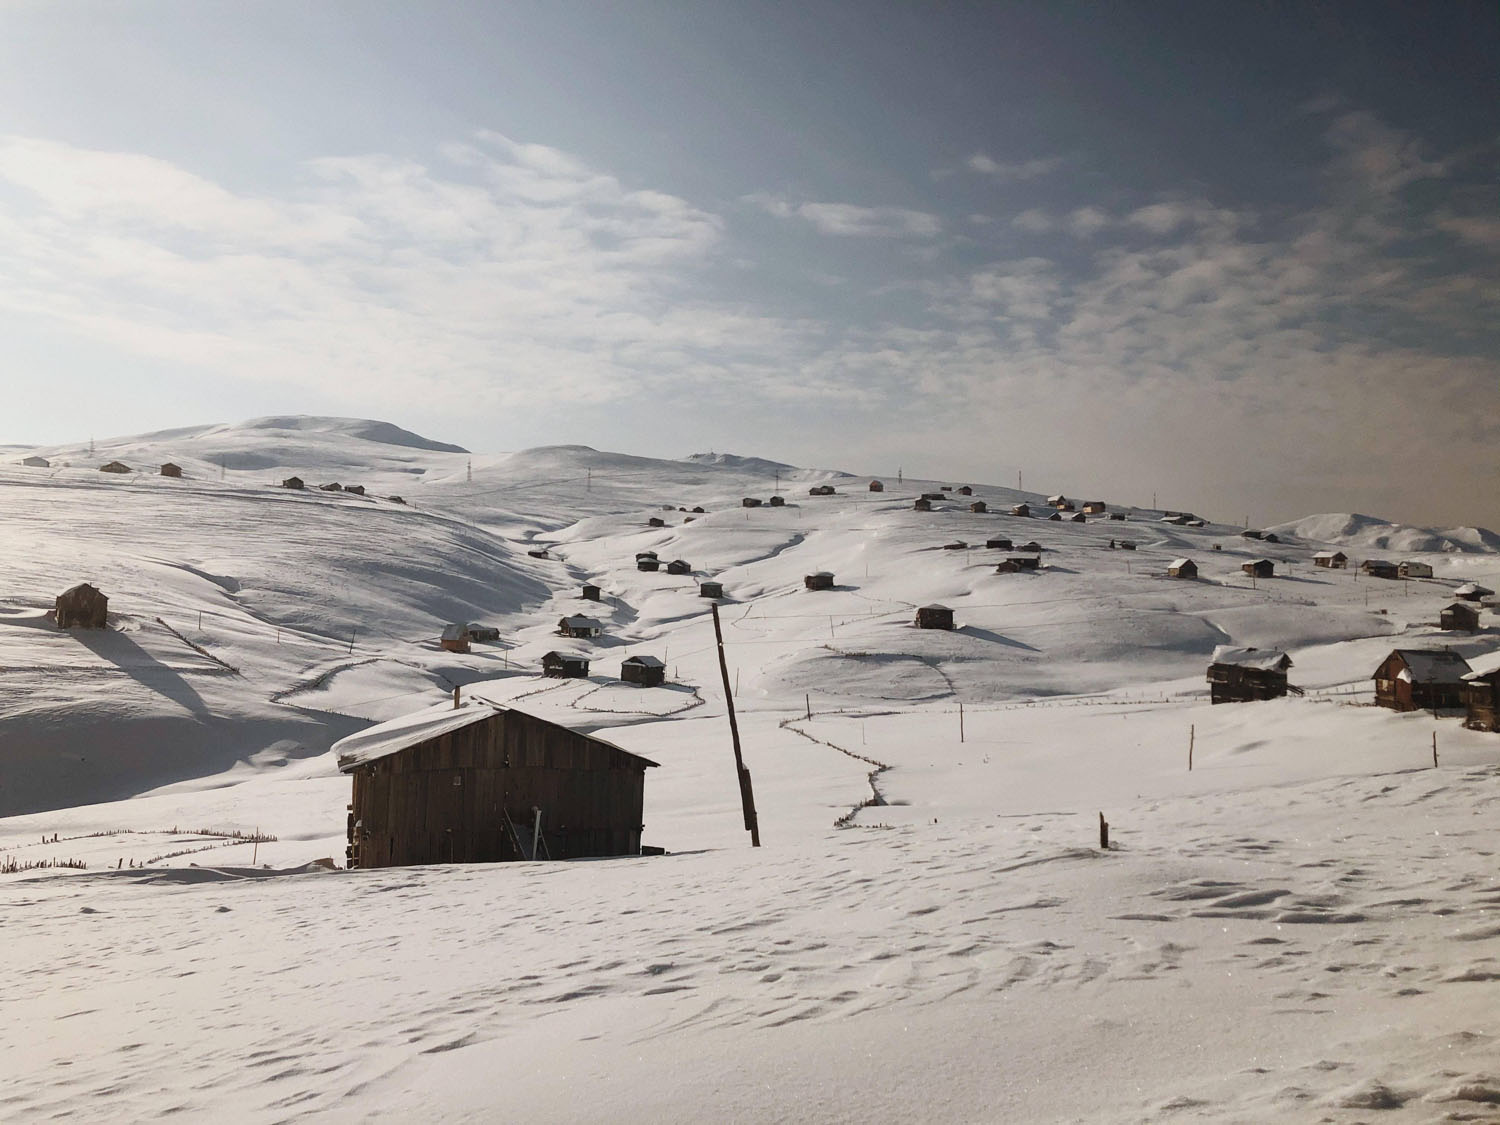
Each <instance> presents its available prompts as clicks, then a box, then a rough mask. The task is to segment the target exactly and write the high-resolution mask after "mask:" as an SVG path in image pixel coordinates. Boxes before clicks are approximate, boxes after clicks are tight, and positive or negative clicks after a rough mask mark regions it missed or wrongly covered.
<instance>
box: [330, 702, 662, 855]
mask: <svg viewBox="0 0 1500 1125" xmlns="http://www.w3.org/2000/svg"><path fill="white" fill-rule="evenodd" d="M333 749H334V752H335V754H337V756H338V764H339V769H340V770H341V771H342V772H344V773H346V774H349V775H350V776H351V778H352V779H353V797H352V800H351V803H350V805H349V818H348V850H347V852H346V853H345V854H346V858H347V862H348V865H349V866H350V867H396V866H403V865H407V864H417V863H496V862H503V861H507V860H518V859H538V858H550V859H573V858H577V857H582V856H609V855H639V854H640V850H641V831H642V828H643V825H642V823H641V814H642V807H643V797H644V793H645V777H646V770H647V769H648V768H649V767H652V766H655V765H656V763H655V762H653V761H651V760H650V759H648V758H642V757H640V756H638V755H636V754H631V753H629V752H628V751H625V750H621V749H620V748H619V747H618V746H615V745H613V744H612V743H609V742H606V741H604V740H603V739H602V738H597V737H595V736H593V735H587V734H580V733H578V732H577V731H573V730H569V729H568V728H567V727H563V726H559V725H558V724H557V723H550V722H548V721H546V720H545V719H540V718H537V717H536V716H535V715H528V714H526V713H525V712H523V711H517V710H516V709H515V708H500V707H494V706H491V705H488V704H478V703H469V704H466V705H464V706H462V707H458V708H449V707H446V706H445V707H439V708H434V709H432V710H430V711H423V712H419V713H418V714H416V715H409V716H406V717H404V718H401V719H396V720H393V721H391V722H388V723H380V724H378V725H376V726H374V727H371V728H370V729H368V730H365V731H361V732H360V733H359V734H354V735H350V736H349V737H348V738H345V739H342V740H340V741H339V742H337V743H335V744H334V747H333ZM533 840H539V846H538V847H537V848H536V851H535V853H533Z"/></svg>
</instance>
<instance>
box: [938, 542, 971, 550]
mask: <svg viewBox="0 0 1500 1125" xmlns="http://www.w3.org/2000/svg"><path fill="white" fill-rule="evenodd" d="M968 548H969V545H968V544H967V543H965V542H964V541H963V540H962V539H955V540H954V541H953V542H952V543H944V544H943V550H945V551H966V550H968Z"/></svg>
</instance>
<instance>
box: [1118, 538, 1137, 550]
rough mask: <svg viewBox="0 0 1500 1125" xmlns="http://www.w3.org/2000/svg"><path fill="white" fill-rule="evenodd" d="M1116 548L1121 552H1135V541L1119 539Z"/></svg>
mask: <svg viewBox="0 0 1500 1125" xmlns="http://www.w3.org/2000/svg"><path fill="white" fill-rule="evenodd" d="M1116 546H1117V547H1119V548H1120V550H1122V551H1133V550H1135V540H1133V539H1121V540H1120V541H1119V542H1118V543H1117V544H1116Z"/></svg>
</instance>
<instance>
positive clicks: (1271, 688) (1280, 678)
mask: <svg viewBox="0 0 1500 1125" xmlns="http://www.w3.org/2000/svg"><path fill="white" fill-rule="evenodd" d="M1210 661H1211V662H1210V664H1209V666H1208V695H1209V699H1210V700H1211V701H1212V702H1214V703H1249V702H1253V701H1255V700H1258V699H1276V698H1277V697H1278V696H1283V695H1285V694H1286V693H1287V680H1286V670H1287V669H1288V668H1290V667H1291V666H1292V658H1291V657H1290V656H1288V655H1287V654H1286V653H1284V652H1282V651H1281V650H1280V649H1275V648H1268V649H1259V648H1236V647H1235V646H1234V645H1219V646H1218V647H1217V648H1215V649H1214V654H1213V656H1212V657H1211V658H1210ZM1299 694H1300V692H1299Z"/></svg>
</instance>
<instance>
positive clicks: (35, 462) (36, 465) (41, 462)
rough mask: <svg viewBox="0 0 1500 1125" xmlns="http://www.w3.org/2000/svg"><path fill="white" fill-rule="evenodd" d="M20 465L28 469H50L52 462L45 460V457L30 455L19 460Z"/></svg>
mask: <svg viewBox="0 0 1500 1125" xmlns="http://www.w3.org/2000/svg"><path fill="white" fill-rule="evenodd" d="M21 464H23V465H25V466H26V467H27V468H29V469H50V468H52V462H51V461H49V460H47V458H45V457H38V456H36V455H35V454H32V456H30V457H22V458H21Z"/></svg>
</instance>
